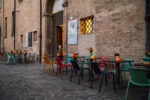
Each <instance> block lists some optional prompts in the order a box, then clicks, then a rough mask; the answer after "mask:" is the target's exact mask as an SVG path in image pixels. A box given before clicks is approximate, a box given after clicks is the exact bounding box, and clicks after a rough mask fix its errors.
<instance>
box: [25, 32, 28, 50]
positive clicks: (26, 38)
mask: <svg viewBox="0 0 150 100" xmlns="http://www.w3.org/2000/svg"><path fill="white" fill-rule="evenodd" d="M24 47H28V33H25V44H24Z"/></svg>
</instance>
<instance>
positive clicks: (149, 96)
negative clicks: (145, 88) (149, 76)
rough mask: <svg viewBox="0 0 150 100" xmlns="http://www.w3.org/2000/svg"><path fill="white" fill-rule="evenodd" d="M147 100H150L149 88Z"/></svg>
mask: <svg viewBox="0 0 150 100" xmlns="http://www.w3.org/2000/svg"><path fill="white" fill-rule="evenodd" d="M148 100H150V89H149V94H148Z"/></svg>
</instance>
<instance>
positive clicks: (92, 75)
mask: <svg viewBox="0 0 150 100" xmlns="http://www.w3.org/2000/svg"><path fill="white" fill-rule="evenodd" d="M93 80H94V75H92V78H91V86H90V88H92V87H93Z"/></svg>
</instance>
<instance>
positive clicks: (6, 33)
mask: <svg viewBox="0 0 150 100" xmlns="http://www.w3.org/2000/svg"><path fill="white" fill-rule="evenodd" d="M4 37H5V38H7V17H5V36H4Z"/></svg>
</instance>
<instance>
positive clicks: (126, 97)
mask: <svg viewBox="0 0 150 100" xmlns="http://www.w3.org/2000/svg"><path fill="white" fill-rule="evenodd" d="M129 87H130V79H129V82H128V86H127V91H126V96H125V100H127V99H128V92H129Z"/></svg>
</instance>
